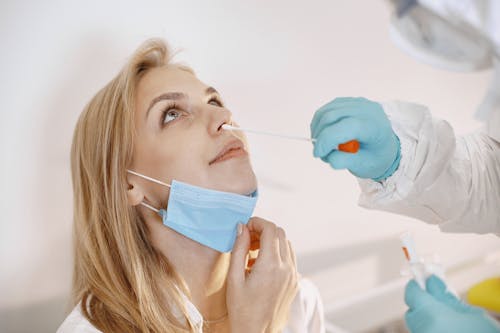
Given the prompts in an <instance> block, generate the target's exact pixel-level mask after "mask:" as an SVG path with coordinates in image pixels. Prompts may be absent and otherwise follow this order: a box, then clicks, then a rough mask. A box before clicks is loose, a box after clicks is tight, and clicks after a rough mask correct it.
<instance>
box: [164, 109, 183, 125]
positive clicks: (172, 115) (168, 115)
mask: <svg viewBox="0 0 500 333" xmlns="http://www.w3.org/2000/svg"><path fill="white" fill-rule="evenodd" d="M180 116H181V113H180V112H179V111H177V110H176V109H170V110H167V111H165V112H164V113H163V124H164V125H165V124H167V123H169V122H171V121H173V120H175V119H177V118H179V117H180Z"/></svg>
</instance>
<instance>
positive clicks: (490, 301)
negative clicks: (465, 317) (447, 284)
mask: <svg viewBox="0 0 500 333" xmlns="http://www.w3.org/2000/svg"><path fill="white" fill-rule="evenodd" d="M467 302H468V303H469V304H471V305H475V306H479V307H482V308H484V309H486V310H490V311H493V312H497V313H500V277H496V278H491V279H487V280H484V281H482V282H479V283H478V284H476V285H474V286H472V287H471V288H470V289H469V291H468V292H467Z"/></svg>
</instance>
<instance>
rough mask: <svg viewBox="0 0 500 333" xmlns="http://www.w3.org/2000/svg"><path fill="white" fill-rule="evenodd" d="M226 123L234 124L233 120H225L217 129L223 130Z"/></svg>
mask: <svg viewBox="0 0 500 333" xmlns="http://www.w3.org/2000/svg"><path fill="white" fill-rule="evenodd" d="M224 125H229V126H232V125H233V122H232V121H229V122H227V121H225V122H223V123H222V124H220V126H219V128H217V131H218V132H220V131H222V130H223V129H224V127H223V126H224Z"/></svg>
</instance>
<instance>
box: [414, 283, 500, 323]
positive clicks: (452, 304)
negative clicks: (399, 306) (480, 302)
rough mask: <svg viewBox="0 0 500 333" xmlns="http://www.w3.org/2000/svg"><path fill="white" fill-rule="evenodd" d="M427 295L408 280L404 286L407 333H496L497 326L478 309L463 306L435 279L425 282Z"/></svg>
mask: <svg viewBox="0 0 500 333" xmlns="http://www.w3.org/2000/svg"><path fill="white" fill-rule="evenodd" d="M425 287H426V289H427V291H424V290H422V289H421V288H420V287H419V286H418V284H417V283H416V282H415V281H414V280H411V281H410V282H409V283H408V284H407V285H406V291H405V302H406V304H407V305H408V306H409V307H410V309H409V310H408V311H407V312H406V315H405V320H406V326H407V327H408V329H409V330H410V332H411V333H442V332H453V333H466V332H467V333H493V332H495V333H498V332H500V326H499V325H498V323H497V322H496V321H495V320H494V319H492V318H490V317H489V316H488V315H487V314H486V311H484V310H483V309H481V308H477V307H474V306H470V305H467V304H465V303H463V302H462V301H460V300H459V299H458V298H456V297H455V296H454V295H453V294H451V293H450V292H449V291H447V288H446V285H445V284H444V282H443V281H442V280H440V279H439V278H438V277H436V276H435V275H431V276H430V277H429V278H428V279H427V282H426V286H425Z"/></svg>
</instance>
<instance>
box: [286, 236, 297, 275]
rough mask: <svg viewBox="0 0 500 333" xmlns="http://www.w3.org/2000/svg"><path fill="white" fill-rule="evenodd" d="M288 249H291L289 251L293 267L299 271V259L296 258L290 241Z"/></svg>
mask: <svg viewBox="0 0 500 333" xmlns="http://www.w3.org/2000/svg"><path fill="white" fill-rule="evenodd" d="M288 247H289V249H290V250H289V251H290V257H291V260H292V265H293V267H295V270H297V257H296V256H295V251H294V250H293V247H292V243H291V242H290V241H288Z"/></svg>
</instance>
